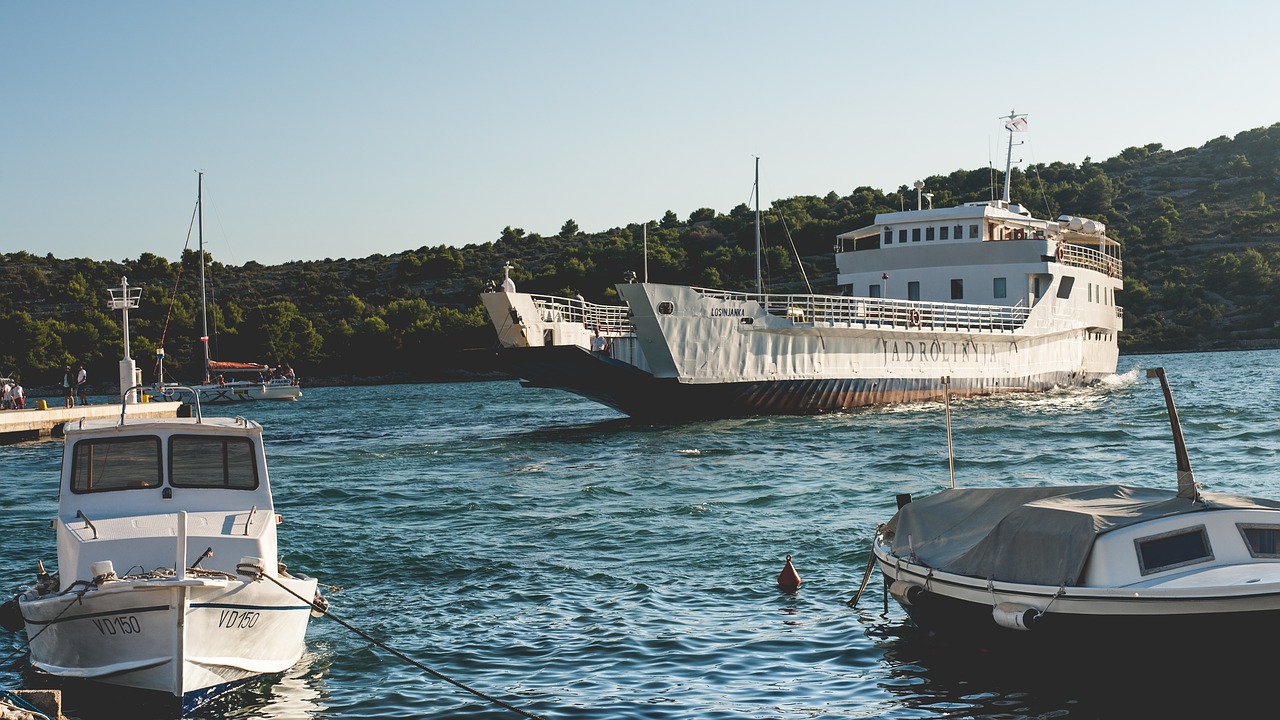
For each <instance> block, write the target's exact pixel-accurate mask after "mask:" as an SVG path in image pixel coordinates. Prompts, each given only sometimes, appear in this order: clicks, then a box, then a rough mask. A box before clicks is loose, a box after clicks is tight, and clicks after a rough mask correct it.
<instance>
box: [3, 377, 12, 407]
mask: <svg viewBox="0 0 1280 720" xmlns="http://www.w3.org/2000/svg"><path fill="white" fill-rule="evenodd" d="M3 392H4V394H3V395H0V410H8V409H9V408H11V407H13V386H12V385H10V384H9V381H8V380H5V381H4V390H3Z"/></svg>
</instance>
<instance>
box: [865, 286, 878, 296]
mask: <svg viewBox="0 0 1280 720" xmlns="http://www.w3.org/2000/svg"><path fill="white" fill-rule="evenodd" d="M867 297H873V298H878V297H880V286H879V285H872V286H871V287H869V288H867Z"/></svg>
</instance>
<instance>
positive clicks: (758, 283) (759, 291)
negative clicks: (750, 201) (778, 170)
mask: <svg viewBox="0 0 1280 720" xmlns="http://www.w3.org/2000/svg"><path fill="white" fill-rule="evenodd" d="M755 195H756V294H757V295H760V294H762V293H764V282H763V281H762V279H761V274H760V156H759V155H757V156H756V185H755Z"/></svg>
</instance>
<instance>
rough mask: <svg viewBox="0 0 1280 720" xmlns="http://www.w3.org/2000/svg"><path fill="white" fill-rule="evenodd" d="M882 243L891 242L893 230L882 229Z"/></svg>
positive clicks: (888, 243) (889, 243)
mask: <svg viewBox="0 0 1280 720" xmlns="http://www.w3.org/2000/svg"><path fill="white" fill-rule="evenodd" d="M884 244H885V245H892V244H893V230H890V229H889V228H885V229H884Z"/></svg>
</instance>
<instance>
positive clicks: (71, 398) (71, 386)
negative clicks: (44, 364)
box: [62, 365, 76, 407]
mask: <svg viewBox="0 0 1280 720" xmlns="http://www.w3.org/2000/svg"><path fill="white" fill-rule="evenodd" d="M75 392H76V376H75V375H72V374H71V366H70V365H68V366H67V367H66V369H65V370H63V372H62V404H63V405H64V406H65V407H75V405H76V396H75Z"/></svg>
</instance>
